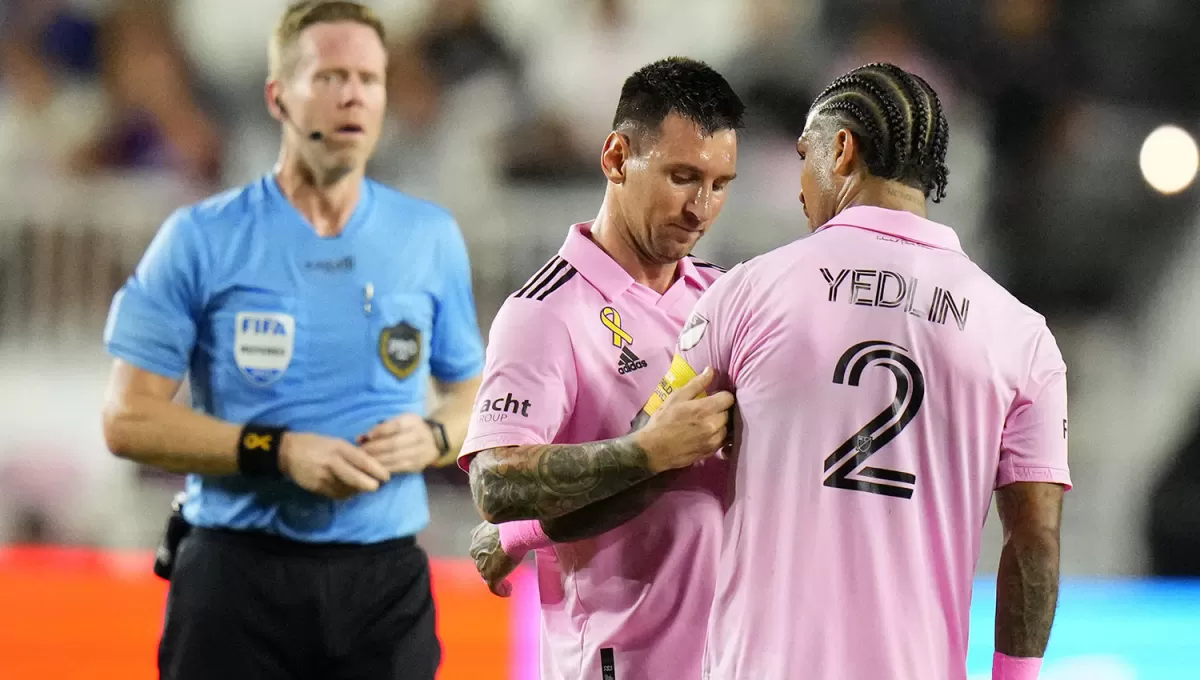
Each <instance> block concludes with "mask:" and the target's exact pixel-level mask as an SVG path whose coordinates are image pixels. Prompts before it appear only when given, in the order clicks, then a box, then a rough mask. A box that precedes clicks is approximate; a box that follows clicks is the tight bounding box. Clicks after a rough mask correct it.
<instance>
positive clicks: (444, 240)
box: [104, 175, 483, 543]
mask: <svg viewBox="0 0 1200 680" xmlns="http://www.w3.org/2000/svg"><path fill="white" fill-rule="evenodd" d="M104 341H105V345H106V346H107V348H108V351H109V352H110V353H111V354H112V355H114V356H116V357H119V358H121V359H123V360H125V361H127V362H129V363H131V364H133V365H135V366H138V367H140V368H142V369H145V370H147V371H151V372H153V373H157V374H159V375H163V376H166V377H168V378H173V379H179V378H182V377H183V376H184V374H185V373H189V372H190V382H191V391H192V403H193V404H194V405H195V407H196V408H198V409H201V410H203V411H204V412H205V413H208V414H211V415H213V416H215V417H217V418H221V419H224V420H228V421H232V422H235V423H244V422H249V421H253V422H257V423H261V424H266V425H284V426H287V427H289V428H291V429H292V430H294V431H299V432H315V433H318V434H322V435H327V436H332V437H339V438H342V439H345V440H347V441H351V442H353V441H354V439H355V438H356V437H357V436H358V435H360V434H363V433H365V432H367V431H368V430H370V429H371V428H372V427H374V426H375V425H376V424H378V423H379V422H381V421H384V420H387V419H390V418H393V417H395V416H397V415H400V414H402V413H418V414H424V412H425V408H426V396H427V395H426V390H427V386H428V383H429V381H428V378H429V376H430V375H432V376H433V377H435V378H437V379H439V380H442V381H447V382H458V381H462V380H467V379H469V378H472V377H474V376H476V375H478V374H479V373H480V371H481V370H482V369H483V342H482V338H481V337H480V333H479V328H478V325H477V321H476V316H475V304H474V299H473V294H472V291H471V268H470V265H469V263H468V259H467V252H466V247H465V245H464V243H463V239H462V235H461V233H460V232H459V230H458V226H457V224H456V223H455V222H454V219H453V218H452V217H451V216H450V215H449V214H448V213H447V212H446V211H444V210H443V209H441V208H439V207H437V206H435V205H433V204H430V203H427V202H424V201H420V200H417V199H414V198H411V197H409V196H406V195H404V194H402V193H400V192H397V191H394V190H392V189H389V188H387V187H385V186H383V185H381V184H378V183H376V182H374V181H371V180H365V181H364V184H363V187H362V193H361V198H360V200H359V203H358V206H357V207H356V208H355V211H354V214H353V216H352V217H351V218H350V221H349V223H348V224H347V225H346V228H345V230H344V231H343V233H342V234H340V235H339V236H337V237H334V238H322V237H320V236H318V235H317V234H316V232H314V231H313V229H312V228H311V227H310V226H309V225H308V223H307V221H306V220H305V219H304V217H302V216H301V214H300V213H299V212H298V211H297V210H296V209H295V208H294V207H293V206H292V204H291V203H289V202H288V200H287V199H286V198H285V197H284V195H283V194H282V192H281V191H280V189H279V185H278V184H277V182H276V180H275V177H274V175H267V176H265V177H263V178H262V179H261V180H259V181H257V182H255V183H253V184H250V185H248V186H245V187H243V188H241V189H235V190H231V191H228V192H225V193H223V194H219V195H217V196H215V197H212V198H210V199H208V200H206V201H204V202H201V203H199V204H196V205H193V206H190V207H187V208H183V209H180V210H178V211H176V212H175V213H174V214H173V215H171V217H170V218H168V219H167V221H166V222H165V223H164V224H163V226H162V228H161V229H160V230H159V232H158V234H157V235H156V236H155V238H154V241H153V242H152V243H151V245H150V247H149V248H148V249H147V251H146V253H145V255H144V256H143V258H142V261H141V262H140V263H139V265H138V268H137V271H136V272H135V273H134V275H133V276H132V277H130V279H129V280H128V281H127V282H126V283H125V285H124V286H123V287H122V288H121V290H120V291H119V292H118V293H117V295H116V296H115V298H114V299H113V304H112V308H111V310H110V312H109V318H108V323H107V325H106V328H105V333H104ZM187 491H188V500H187V504H186V506H185V508H184V516H185V517H186V518H187V519H188V521H189V522H191V523H192V524H194V525H197V526H203V527H223V528H230V529H242V530H263V531H266V532H269V533H272V534H277V535H280V536H284V537H287V538H290V539H294V540H300V541H312V542H326V541H339V542H351V543H373V542H378V541H383V540H387V539H392V538H398V537H402V536H411V535H413V534H415V533H417V532H419V531H420V530H421V529H422V528H424V527H425V525H426V524H428V522H429V508H428V504H427V502H426V501H427V499H426V492H425V484H424V480H423V478H422V477H421V475H420V474H409V475H397V476H393V477H392V479H391V481H389V482H388V483H387V484H386V485H383V486H382V487H381V488H380V489H379V490H378V491H376V492H374V493H366V494H361V495H358V496H355V497H353V498H350V499H347V500H342V501H334V500H330V499H327V498H324V497H321V496H318V495H316V494H313V493H310V492H308V491H305V490H303V489H301V488H300V487H298V486H297V485H296V484H294V483H293V482H291V481H290V480H282V481H274V480H266V481H264V480H258V479H249V478H246V477H243V476H241V475H231V476H214V475H189V476H188V479H187Z"/></svg>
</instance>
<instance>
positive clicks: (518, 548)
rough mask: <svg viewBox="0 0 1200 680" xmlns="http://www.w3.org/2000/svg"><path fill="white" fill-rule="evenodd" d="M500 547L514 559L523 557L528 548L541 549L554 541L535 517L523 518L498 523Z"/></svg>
mask: <svg viewBox="0 0 1200 680" xmlns="http://www.w3.org/2000/svg"><path fill="white" fill-rule="evenodd" d="M498 528H499V529H500V547H501V548H502V549H503V550H504V552H506V553H508V556H509V557H511V558H513V559H514V560H519V559H521V558H523V557H525V553H527V552H529V551H530V550H541V549H542V548H549V547H550V546H552V545H554V541H552V540H550V537H549V536H547V535H546V532H545V531H544V530H543V529H542V523H541V521H540V520H536V519H523V520H518V521H516V522H504V523H503V524H500V525H499V527H498Z"/></svg>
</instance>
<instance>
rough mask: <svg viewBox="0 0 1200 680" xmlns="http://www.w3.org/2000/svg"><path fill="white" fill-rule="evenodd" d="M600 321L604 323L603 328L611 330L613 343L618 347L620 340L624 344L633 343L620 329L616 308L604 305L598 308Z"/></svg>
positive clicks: (619, 319)
mask: <svg viewBox="0 0 1200 680" xmlns="http://www.w3.org/2000/svg"><path fill="white" fill-rule="evenodd" d="M600 321H601V323H603V324H604V327H605V328H607V329H608V330H610V331H612V334H613V344H614V345H616V346H617V347H620V346H621V342H622V341H624V343H625V344H626V345H632V344H633V338H632V337H631V336H630V335H629V334H628V333H626V332H625V331H624V330H622V329H621V315H620V314H619V313H618V312H617V310H615V309H613V308H612V307H605V308H604V309H602V310H600Z"/></svg>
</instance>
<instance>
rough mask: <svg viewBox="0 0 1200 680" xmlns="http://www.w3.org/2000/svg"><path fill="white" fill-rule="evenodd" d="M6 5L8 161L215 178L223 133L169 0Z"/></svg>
mask: <svg viewBox="0 0 1200 680" xmlns="http://www.w3.org/2000/svg"><path fill="white" fill-rule="evenodd" d="M6 8H7V10H8V16H6V17H5V22H4V27H3V34H2V37H0V56H2V57H3V60H4V63H5V66H6V68H5V73H6V74H7V78H6V86H7V88H6V89H7V91H8V94H9V97H10V98H9V106H8V107H7V108H8V110H7V115H6V116H5V118H7V120H8V124H7V125H0V128H6V134H0V138H2V137H8V140H6V141H4V142H0V145H2V146H3V147H6V149H7V150H8V151H10V152H11V156H10V162H14V163H19V164H21V165H22V166H26V165H28V164H30V163H33V164H35V165H36V164H39V163H40V164H41V165H42V166H43V167H46V168H47V169H49V170H52V171H61V170H69V171H72V172H77V173H84V174H91V173H96V172H102V171H107V170H131V169H132V170H137V169H150V168H153V169H159V170H164V169H165V170H169V171H174V172H178V173H179V174H181V175H183V176H185V177H189V178H195V179H201V180H211V179H213V178H215V176H216V172H217V170H218V169H219V163H220V158H219V136H218V131H217V129H216V128H215V127H214V126H213V124H212V123H211V121H209V120H208V118H207V117H206V115H205V114H204V113H203V112H202V111H201V110H200V108H199V106H198V105H197V104H196V102H195V100H194V98H193V96H192V94H191V91H190V89H189V78H188V73H187V69H186V66H185V64H184V62H183V60H182V59H181V58H180V55H179V53H178V52H177V51H176V50H175V48H174V46H173V45H174V39H173V37H172V36H171V33H170V28H169V26H168V25H167V24H166V22H165V17H166V15H165V11H166V9H165V8H166V5H165V4H164V3H161V2H157V1H156V0H104V1H93V2H82V1H77V2H67V1H66V0H45V1H42V0H36V1H35V0H14V1H13V2H11V3H9V4H8V5H6ZM7 155H9V154H6V156H7Z"/></svg>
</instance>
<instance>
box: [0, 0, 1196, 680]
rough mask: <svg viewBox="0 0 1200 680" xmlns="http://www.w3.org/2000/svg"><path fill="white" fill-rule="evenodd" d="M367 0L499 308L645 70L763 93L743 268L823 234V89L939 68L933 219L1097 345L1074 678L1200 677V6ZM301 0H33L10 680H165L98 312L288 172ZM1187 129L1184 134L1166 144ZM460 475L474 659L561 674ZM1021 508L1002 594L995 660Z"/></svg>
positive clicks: (29, 7) (4, 596)
mask: <svg viewBox="0 0 1200 680" xmlns="http://www.w3.org/2000/svg"><path fill="white" fill-rule="evenodd" d="M368 4H372V5H374V6H375V7H376V8H377V9H378V10H379V11H380V13H381V14H382V15H383V16H384V18H385V19H386V21H387V23H388V26H389V29H390V31H391V33H392V35H391V37H392V39H393V40H392V42H393V44H392V46H391V47H392V49H393V64H392V71H391V78H390V83H389V86H390V88H391V108H390V111H391V115H390V117H389V123H388V126H389V127H388V130H387V132H386V134H385V138H384V141H383V143H382V144H381V148H380V150H379V153H378V155H377V159H376V162H375V163H374V164H373V168H372V172H373V174H374V175H375V176H376V177H377V178H379V179H381V180H383V181H385V182H389V183H392V184H394V185H396V186H398V187H400V188H402V189H404V190H406V191H408V192H410V193H413V194H416V195H418V196H422V197H427V198H431V199H433V200H436V201H439V202H442V203H443V204H445V205H447V206H448V207H450V208H451V209H452V210H453V211H454V213H455V215H456V216H457V217H458V219H459V221H460V223H461V226H462V229H463V231H464V233H465V235H466V238H467V240H468V243H469V246H470V248H471V254H472V258H473V264H474V273H475V284H476V291H477V298H478V306H479V316H480V322H481V324H482V326H483V328H484V329H485V330H486V328H487V327H488V324H489V322H490V320H491V318H492V316H493V315H494V313H495V311H496V309H497V308H498V307H499V305H500V303H501V302H502V300H503V299H504V297H505V295H507V293H508V292H510V291H512V290H514V289H516V288H517V287H518V286H519V285H520V283H521V282H522V281H524V280H525V278H526V277H527V276H528V275H529V273H530V272H532V271H534V269H535V268H536V267H537V266H538V265H539V264H541V263H542V262H544V261H545V260H546V259H547V258H548V257H549V256H550V255H551V254H552V253H553V252H554V251H555V250H556V249H557V248H558V246H559V244H560V242H561V239H562V237H563V235H564V233H565V229H566V227H567V225H569V224H570V223H572V222H575V221H581V220H586V219H590V218H591V217H592V216H594V214H595V211H596V209H597V207H598V205H599V201H600V198H601V195H602V192H603V178H602V177H601V175H600V174H599V172H598V168H597V157H598V151H599V148H600V144H601V142H602V140H603V138H604V136H605V133H606V132H607V130H608V127H607V126H608V124H609V122H610V120H611V116H612V111H613V108H614V106H615V102H616V97H617V93H618V91H619V88H620V83H621V81H622V80H623V79H624V78H625V76H627V75H628V74H629V73H631V72H632V71H633V70H634V69H636V68H637V67H638V66H641V65H642V64H644V63H647V62H649V61H652V60H654V59H656V58H660V57H664V56H670V55H673V54H686V55H688V56H692V57H697V58H702V59H705V60H707V61H709V63H711V64H712V65H713V66H715V67H717V68H718V69H719V70H721V71H722V72H723V73H725V74H726V75H727V77H728V78H729V79H730V81H731V82H732V83H733V85H734V87H735V88H736V89H737V90H738V91H739V92H740V93H741V94H742V95H743V97H744V99H745V100H746V101H747V103H748V104H749V106H750V110H751V114H752V115H751V119H750V125H749V128H748V129H747V130H746V131H745V133H744V134H743V136H742V138H741V146H740V164H739V165H740V167H739V175H740V178H739V180H738V181H737V182H736V183H735V184H734V186H733V190H732V195H731V198H730V199H729V202H728V204H727V207H726V209H725V212H724V214H723V215H722V217H721V218H720V220H719V221H718V222H717V224H716V227H715V228H714V230H713V231H712V232H711V233H710V235H709V236H707V237H706V238H705V240H704V242H703V243H702V245H701V248H700V249H699V251H698V253H699V254H701V255H702V256H705V257H707V258H709V259H712V260H714V261H716V262H718V263H721V264H726V265H730V264H733V263H736V262H738V261H740V260H742V259H744V258H746V257H748V256H750V255H753V254H756V253H759V252H762V251H763V250H766V249H768V248H771V247H773V246H776V245H779V244H782V243H785V242H787V241H789V240H791V239H794V238H796V237H798V236H799V235H801V234H802V233H803V231H804V219H803V215H802V213H801V212H800V206H799V204H798V201H797V198H796V195H797V193H798V190H799V180H798V177H799V168H800V165H799V162H798V159H797V157H796V155H795V152H794V147H793V145H794V141H795V138H796V136H797V134H798V132H799V130H800V128H801V127H802V125H803V120H804V114H805V112H806V109H807V105H808V103H809V102H810V101H811V99H812V97H813V96H814V95H815V94H816V91H817V89H818V88H820V87H821V86H823V85H824V84H825V83H827V82H828V81H829V80H830V79H832V78H833V77H834V76H836V75H838V74H840V73H841V72H844V71H845V70H848V69H849V68H850V67H853V66H856V65H859V64H861V63H865V62H868V61H874V60H880V59H886V60H890V61H894V62H896V63H898V64H900V65H902V66H905V67H906V68H909V69H912V70H915V71H916V72H918V73H920V74H922V75H923V76H924V77H925V78H926V79H927V80H929V81H930V82H931V83H932V84H933V85H934V86H935V87H936V88H937V90H938V91H939V93H940V94H941V96H942V99H943V101H944V103H945V104H946V107H947V111H948V115H949V118H950V124H951V145H950V158H949V166H950V173H951V174H950V187H949V198H948V199H947V200H946V201H945V202H944V203H943V204H942V205H938V206H935V207H934V208H933V210H932V217H933V218H935V219H938V220H940V221H943V222H946V223H949V224H951V225H953V226H954V227H955V228H956V229H957V230H958V232H959V234H960V236H961V238H962V240H963V242H964V246H965V248H966V250H967V251H968V253H969V254H970V255H971V256H972V257H973V258H974V259H975V260H976V261H977V262H979V263H981V264H982V265H983V266H984V268H985V269H987V270H988V271H989V272H991V273H992V274H993V275H994V276H996V277H997V278H998V279H999V280H1000V281H1001V282H1002V283H1004V284H1005V285H1006V286H1008V287H1009V288H1010V290H1012V291H1013V292H1014V293H1016V294H1017V295H1018V296H1020V297H1021V298H1022V299H1023V300H1025V301H1026V302H1027V303H1029V304H1031V305H1032V306H1033V307H1035V308H1036V309H1038V310H1039V311H1041V312H1043V313H1044V314H1045V315H1046V316H1047V318H1048V319H1049V323H1050V326H1051V329H1052V330H1053V331H1054V333H1055V334H1056V336H1057V338H1058V340H1059V344H1060V346H1061V347H1062V350H1063V352H1064V355H1065V357H1066V359H1067V362H1068V365H1069V367H1070V388H1071V400H1072V401H1071V432H1072V442H1071V443H1072V447H1071V454H1072V459H1071V465H1072V473H1073V477H1074V481H1075V484H1076V488H1075V490H1074V491H1072V492H1071V493H1070V494H1068V497H1067V502H1066V509H1065V518H1064V536H1063V576H1064V586H1063V590H1062V594H1061V598H1060V609H1059V619H1058V621H1057V623H1056V626H1055V630H1054V634H1053V636H1052V638H1051V644H1050V653H1049V656H1048V661H1047V665H1046V670H1045V671H1044V672H1043V677H1045V678H1051V679H1052V680H1065V679H1068V678H1071V679H1075V678H1078V679H1087V680H1133V679H1137V680H1149V679H1163V680H1167V679H1169V680H1175V679H1180V678H1187V677H1196V675H1195V673H1196V672H1197V671H1196V668H1197V664H1198V662H1200V581H1195V580H1189V579H1188V578H1186V576H1188V575H1189V570H1191V573H1190V576H1193V577H1196V576H1200V570H1198V569H1197V566H1196V564H1197V555H1196V553H1197V552H1198V551H1200V547H1198V546H1200V481H1198V479H1197V478H1200V472H1198V471H1197V468H1200V433H1198V432H1197V431H1196V430H1197V426H1196V417H1195V416H1196V414H1197V411H1198V406H1200V399H1198V397H1200V390H1198V389H1197V388H1198V387H1200V352H1197V351H1195V342H1194V338H1195V337H1197V333H1200V266H1197V263H1198V262H1200V212H1198V210H1197V200H1196V199H1197V190H1196V188H1195V186H1194V185H1192V184H1191V180H1192V178H1193V176H1194V174H1195V166H1196V152H1195V145H1194V143H1193V142H1192V141H1191V139H1190V135H1191V134H1195V133H1196V131H1197V130H1198V129H1200V52H1198V51H1197V50H1196V48H1195V40H1196V36H1197V35H1198V34H1200V3H1196V2H1194V1H1193V0H1088V1H1085V0H913V1H910V2H904V1H902V0H636V1H635V0H379V1H376V2H372V3H368ZM284 5H285V1H284V0H170V1H169V2H168V1H167V0H0V386H2V389H0V678H4V679H5V680H9V679H13V678H22V679H24V678H85V677H86V678H89V679H94V678H124V679H133V680H136V679H137V678H150V677H153V653H154V645H155V642H156V637H157V633H158V626H159V624H160V618H161V613H162V605H163V595H164V593H165V589H164V587H163V584H162V583H161V582H160V581H157V580H156V579H154V578H153V577H152V576H151V575H150V571H149V570H150V556H149V551H150V550H151V549H152V547H153V545H154V544H155V542H156V541H157V539H158V537H159V534H160V532H161V530H162V526H163V520H164V518H165V516H166V512H167V507H168V502H169V498H170V496H171V494H172V493H173V492H174V491H175V490H176V489H177V488H178V487H179V485H180V480H179V479H177V478H174V477H170V476H165V475H160V474H155V473H152V472H149V471H146V470H141V469H137V468H135V467H134V466H132V465H130V464H127V463H124V462H120V461H117V460H116V459H114V458H112V457H111V456H109V455H108V454H107V453H106V451H105V448H104V446H103V442H102V439H101V436H100V430H99V409H100V404H101V399H102V393H103V388H104V381H105V378H106V371H107V368H108V360H107V358H106V357H105V355H104V353H103V350H102V348H101V345H100V334H101V329H102V325H103V320H104V316H105V313H106V311H107V307H108V303H109V300H110V297H111V295H112V293H113V292H114V290H115V289H116V288H117V287H118V286H119V285H120V283H121V282H122V280H123V279H124V277H125V276H127V275H128V273H129V271H130V270H131V269H132V267H133V266H134V264H135V263H136V261H137V259H138V257H139V256H140V255H141V253H142V250H143V249H144V248H145V246H146V244H147V242H148V241H149V239H150V237H151V235H152V234H153V232H154V230H155V229H156V228H157V226H158V224H159V223H160V221H161V220H162V219H163V218H164V217H165V216H166V215H167V214H168V212H169V211H170V210H171V209H172V208H173V207H175V206H176V205H179V204H181V203H184V202H189V201H192V200H195V199H197V198H199V197H202V196H204V195H207V194H209V193H212V192H214V191H215V190H218V189H220V188H223V187H227V186H232V185H236V184H240V183H242V182H245V181H247V180H249V179H250V178H252V177H254V176H255V175H256V174H258V173H261V172H263V171H265V170H266V169H267V168H269V167H270V165H271V164H272V162H273V160H274V157H275V154H276V151H277V148H278V147H277V144H278V128H277V125H276V124H275V123H274V122H273V121H272V120H271V119H270V118H269V117H268V115H267V114H266V112H265V111H264V107H263V103H262V82H263V78H264V74H265V65H266V64H265V62H266V59H265V56H266V49H265V40H266V36H267V34H268V32H269V29H270V27H271V25H272V22H273V21H274V19H275V18H276V17H277V16H278V14H279V12H280V11H281V10H282V9H283V7H284ZM1163 125H1175V126H1178V128H1180V129H1176V130H1173V131H1172V130H1170V129H1169V130H1167V131H1166V132H1160V133H1159V134H1157V135H1152V134H1151V133H1153V132H1154V131H1155V130H1157V129H1159V128H1160V127H1161V126H1163ZM428 477H429V481H430V485H431V497H432V504H433V517H434V519H433V524H432V526H431V527H430V528H429V530H428V531H427V532H425V534H424V535H422V536H421V541H422V543H423V544H424V545H425V546H426V548H427V549H428V550H429V551H430V552H431V554H432V555H433V556H434V560H435V568H434V569H435V571H434V576H435V589H436V591H437V598H438V601H439V606H440V625H441V629H442V637H443V640H444V642H445V646H446V654H445V660H446V664H445V667H444V670H443V673H442V676H441V677H442V678H443V679H446V680H454V679H458V678H473V679H478V680H486V679H489V678H496V679H499V678H521V679H522V680H524V679H525V678H531V677H534V674H533V673H532V672H531V668H532V661H533V658H534V657H533V655H535V654H536V632H537V631H536V625H537V624H536V614H535V612H536V599H535V598H536V594H535V584H534V583H533V582H532V581H530V580H529V573H528V570H526V571H523V572H521V574H520V579H521V581H520V583H519V584H518V586H517V596H516V597H515V598H513V600H509V601H505V600H500V599H498V598H494V597H492V596H490V595H489V594H488V593H487V592H486V589H485V588H484V587H483V585H482V584H481V583H480V582H479V581H478V578H477V577H476V576H475V573H474V569H473V568H472V567H471V565H470V563H469V561H468V560H466V550H467V544H468V533H469V530H470V528H471V527H472V526H473V525H474V523H475V522H476V521H477V517H476V515H475V513H474V510H473V508H472V507H471V504H470V500H469V497H468V494H467V492H466V489H465V487H464V485H463V482H464V481H465V480H464V479H463V476H462V475H461V473H459V472H458V471H456V470H438V471H432V472H430V473H429V475H428ZM997 524H998V523H997V522H996V521H995V515H994V514H993V516H992V518H991V520H990V521H989V525H988V530H987V534H986V541H985V547H984V552H983V557H982V559H981V560H980V569H979V572H980V581H979V587H978V590H977V593H976V598H975V605H974V612H973V626H972V631H973V635H972V647H971V649H972V652H971V656H970V669H971V672H972V673H973V677H978V678H987V677H990V676H989V675H988V664H989V662H990V652H991V630H992V625H991V619H990V617H991V610H992V603H991V598H992V585H991V584H992V578H991V576H990V575H991V573H992V572H993V571H994V568H995V565H996V561H997V558H998V553H999V541H1000V535H999V530H998V526H997ZM1189 551H1190V552H1189ZM1188 559H1190V564H1191V566H1190V567H1188V566H1186V564H1185V562H1186V561H1187V560H1188ZM1172 562H1176V563H1177V564H1174V565H1172ZM1168 574H1170V575H1172V576H1176V578H1169V579H1168V578H1163V577H1164V576H1165V575H1168ZM1180 577H1184V578H1180ZM796 578H804V575H803V574H796Z"/></svg>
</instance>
